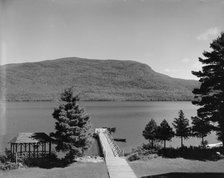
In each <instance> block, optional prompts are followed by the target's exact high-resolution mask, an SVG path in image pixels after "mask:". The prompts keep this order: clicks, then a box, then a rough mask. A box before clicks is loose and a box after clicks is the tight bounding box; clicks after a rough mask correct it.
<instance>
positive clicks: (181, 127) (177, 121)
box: [173, 110, 190, 147]
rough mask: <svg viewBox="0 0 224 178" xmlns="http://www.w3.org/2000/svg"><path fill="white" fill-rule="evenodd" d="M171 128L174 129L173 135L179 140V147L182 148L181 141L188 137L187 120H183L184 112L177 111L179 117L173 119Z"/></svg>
mask: <svg viewBox="0 0 224 178" xmlns="http://www.w3.org/2000/svg"><path fill="white" fill-rule="evenodd" d="M173 126H174V128H175V135H176V136H177V137H180V139H181V147H183V139H187V138H188V137H189V136H190V127H189V120H188V119H187V118H185V116H184V112H183V111H182V110H180V111H179V117H178V118H174V121H173Z"/></svg>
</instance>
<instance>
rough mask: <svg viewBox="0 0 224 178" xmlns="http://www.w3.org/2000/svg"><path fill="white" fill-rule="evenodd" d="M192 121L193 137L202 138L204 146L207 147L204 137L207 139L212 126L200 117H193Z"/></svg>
mask: <svg viewBox="0 0 224 178" xmlns="http://www.w3.org/2000/svg"><path fill="white" fill-rule="evenodd" d="M191 119H192V127H191V131H192V136H196V137H200V138H201V139H202V141H201V143H202V146H205V140H204V137H206V136H207V135H208V134H209V133H210V132H211V129H212V127H211V125H210V124H209V122H208V121H206V120H204V119H202V118H200V117H197V116H195V117H191Z"/></svg>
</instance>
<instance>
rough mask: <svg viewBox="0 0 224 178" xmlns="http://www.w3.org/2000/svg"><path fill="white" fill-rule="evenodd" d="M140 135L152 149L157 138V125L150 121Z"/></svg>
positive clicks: (152, 120)
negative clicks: (147, 141)
mask: <svg viewBox="0 0 224 178" xmlns="http://www.w3.org/2000/svg"><path fill="white" fill-rule="evenodd" d="M142 135H143V136H144V138H145V139H146V140H149V142H151V147H152V148H153V146H154V142H155V140H156V138H157V124H156V122H155V120H154V119H151V120H150V121H149V123H148V124H147V125H146V126H145V130H143V132H142Z"/></svg>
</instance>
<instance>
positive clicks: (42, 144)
mask: <svg viewBox="0 0 224 178" xmlns="http://www.w3.org/2000/svg"><path fill="white" fill-rule="evenodd" d="M41 146H42V157H44V143H43V142H41Z"/></svg>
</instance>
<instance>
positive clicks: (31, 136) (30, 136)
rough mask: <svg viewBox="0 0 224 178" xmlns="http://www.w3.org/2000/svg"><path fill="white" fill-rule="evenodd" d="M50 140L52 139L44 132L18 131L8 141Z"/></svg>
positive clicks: (36, 141) (37, 141) (35, 141)
mask: <svg viewBox="0 0 224 178" xmlns="http://www.w3.org/2000/svg"><path fill="white" fill-rule="evenodd" d="M52 140H53V139H52V138H50V137H49V136H48V135H47V134H46V133H44V132H35V133H19V134H18V136H17V137H14V138H13V139H12V140H10V141H9V143H39V142H49V141H52Z"/></svg>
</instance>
